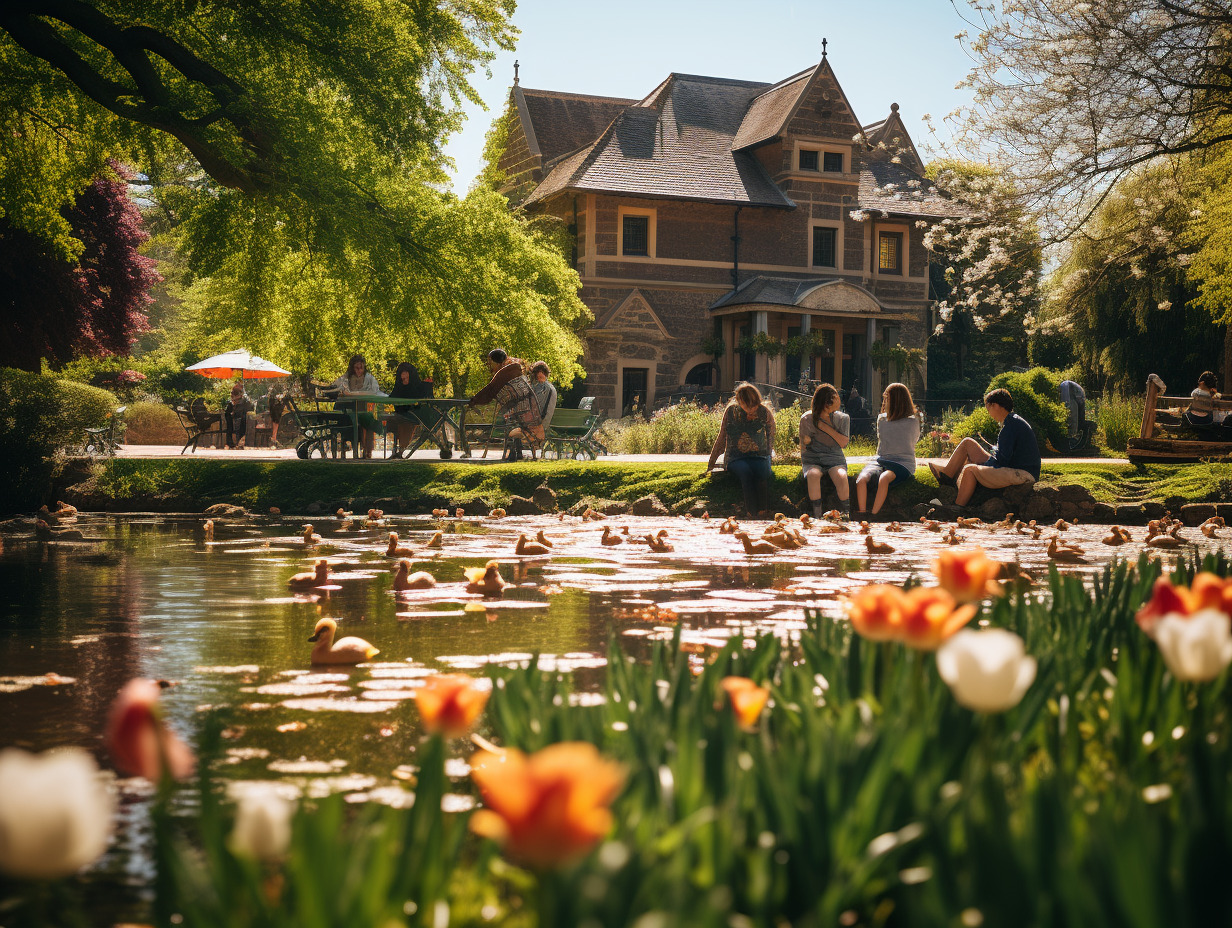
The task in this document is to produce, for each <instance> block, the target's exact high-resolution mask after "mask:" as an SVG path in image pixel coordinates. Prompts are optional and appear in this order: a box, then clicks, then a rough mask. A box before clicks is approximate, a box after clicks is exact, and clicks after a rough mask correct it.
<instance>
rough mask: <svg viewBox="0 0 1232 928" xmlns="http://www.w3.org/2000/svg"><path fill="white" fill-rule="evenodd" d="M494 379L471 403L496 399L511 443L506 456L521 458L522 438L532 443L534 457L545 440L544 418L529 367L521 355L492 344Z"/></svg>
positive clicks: (490, 357)
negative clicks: (528, 374) (518, 356)
mask: <svg viewBox="0 0 1232 928" xmlns="http://www.w3.org/2000/svg"><path fill="white" fill-rule="evenodd" d="M486 363H487V365H488V370H489V371H491V372H492V380H491V381H490V382H489V383H488V385H487V386H486V387H484V388H483V389H482V390H480V391H479V392H478V393H476V394H475V395H474V396H472V397H471V399H470V402H469V403H468V404H467V405H468V406H472V407H473V406H482V405H484V404H485V403H490V402H492V401H493V400H495V401H496V404H497V411H498V414H499V415H500V416H502V417H503V418H504V420H505V428H506V429H507V430H508V431H507V433H506V434H508V436H509V447H508V449H507V450H506V452H505V457H504V460H506V461H520V460H522V440H523V439H526V443H527V444H529V445H530V454H531V459H532V460H533V459H534V457H535V449H536V448H538V447H539V446H540V445H541V444H543V419H542V417H541V416H540V415H539V403H538V402H537V401H536V399H535V393H534V391H533V390H531V388H530V380H529V379H527V377H526V369H525V367H524V365H523V362H522V361H521V360H520V359H518V358H511V357H509V355H508V354H507V353H506V352H505V351H504V350H502V349H500V348H493V349H492V350H491V351H489V352H488V356H487V359H486Z"/></svg>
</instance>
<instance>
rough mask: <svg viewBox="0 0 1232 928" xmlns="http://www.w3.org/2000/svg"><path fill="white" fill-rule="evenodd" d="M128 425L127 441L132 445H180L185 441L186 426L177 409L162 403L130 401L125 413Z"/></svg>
mask: <svg viewBox="0 0 1232 928" xmlns="http://www.w3.org/2000/svg"><path fill="white" fill-rule="evenodd" d="M124 421H125V423H126V424H127V426H128V431H127V433H126V435H125V443H126V444H130V445H178V444H182V443H183V442H184V427H183V426H182V425H180V420H179V418H178V417H177V416H176V414H175V411H174V410H173V409H171V407H170V406H164V405H163V404H162V403H141V402H139V403H130V404H129V407H128V409H127V410H126V411H125V413H124Z"/></svg>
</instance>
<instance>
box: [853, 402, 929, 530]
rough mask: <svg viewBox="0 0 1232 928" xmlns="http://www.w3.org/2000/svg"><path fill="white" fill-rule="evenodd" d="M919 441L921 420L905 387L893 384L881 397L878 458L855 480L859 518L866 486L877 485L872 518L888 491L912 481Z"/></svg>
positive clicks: (865, 467) (862, 510) (879, 509)
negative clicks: (898, 484)
mask: <svg viewBox="0 0 1232 928" xmlns="http://www.w3.org/2000/svg"><path fill="white" fill-rule="evenodd" d="M919 440H920V419H919V416H917V415H916V411H915V403H914V402H913V401H912V399H911V391H910V390H908V389H907V386H906V384H901V383H892V384H890V385H889V386H888V387H886V388H885V393H884V394H882V397H881V414H880V415H879V416H877V456H876V457H875V458H873V461H872V463H871V464H866V465H864V470H862V471H860V476H859V477H857V478H856V504H857V505H858V506H859V513H858V514H859V515H863V514H864V513H865V511H866V507H867V506H868V485H869V484H870V483H876V484H877V495H876V497H875V498H874V500H873V515H876V514H877V513H879V512H881V507H882V506H884V505H885V501H886V496H888V495H889V493H890V487H891V486H892V485H893V484H895V483H901V482H903V481H905V480H914V479H915V444H916V442H918V441H919Z"/></svg>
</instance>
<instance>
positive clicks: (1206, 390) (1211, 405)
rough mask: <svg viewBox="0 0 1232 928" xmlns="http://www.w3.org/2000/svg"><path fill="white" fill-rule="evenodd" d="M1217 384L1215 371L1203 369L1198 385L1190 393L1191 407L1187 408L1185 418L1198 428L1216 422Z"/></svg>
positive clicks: (1207, 427)
mask: <svg viewBox="0 0 1232 928" xmlns="http://www.w3.org/2000/svg"><path fill="white" fill-rule="evenodd" d="M1215 384H1216V381H1215V374H1214V372H1213V371H1203V372H1202V376H1200V377H1199V378H1198V385H1197V386H1196V387H1194V389H1193V392H1192V393H1190V394H1189V408H1188V409H1187V410H1185V416H1184V418H1185V421H1186V422H1188V423H1189V424H1190V425H1192V426H1193V427H1194V428H1196V429H1199V430H1204V429H1209V428H1210V427H1211V426H1213V425H1214V424H1215V400H1216V399H1218V398H1219V394H1218V393H1216V391H1215Z"/></svg>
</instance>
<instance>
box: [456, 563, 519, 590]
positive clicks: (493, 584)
mask: <svg viewBox="0 0 1232 928" xmlns="http://www.w3.org/2000/svg"><path fill="white" fill-rule="evenodd" d="M464 572H465V573H466V581H467V582H466V592H468V593H482V594H483V595H484V596H500V595H501V594H502V593H503V592H505V587H507V586H511V584H509V583H507V582H506V581H505V578H504V577H502V576H501V575H500V562H499V561H488V563H487V564H485V565H484V566H483V567H466V568H464Z"/></svg>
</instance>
